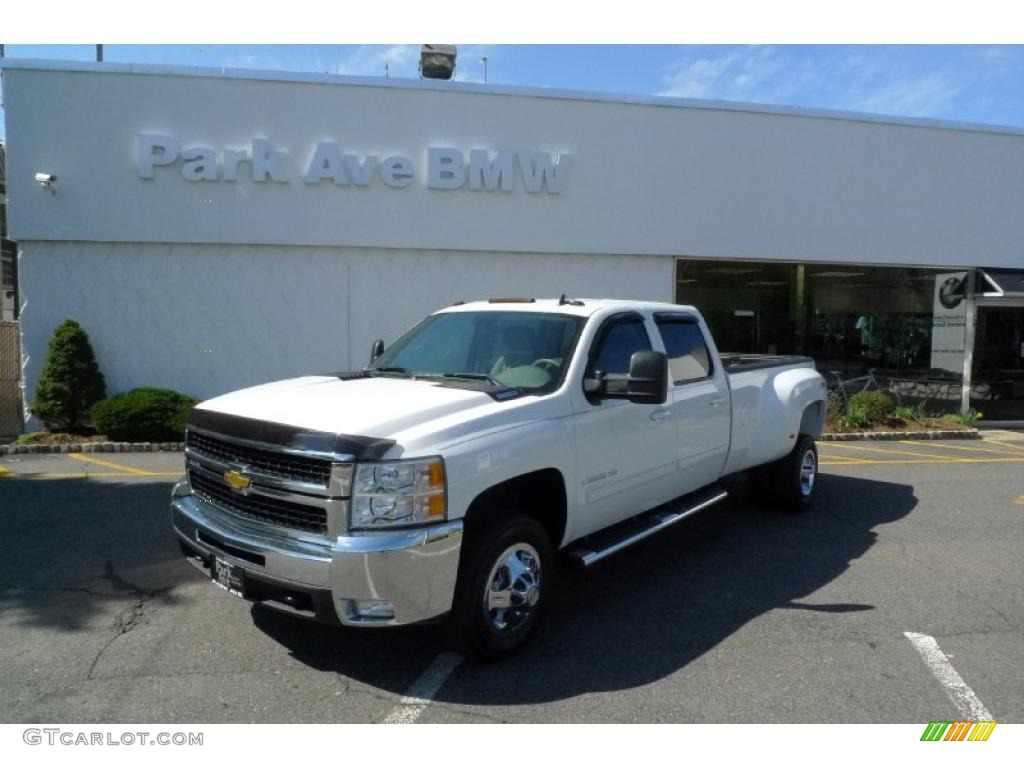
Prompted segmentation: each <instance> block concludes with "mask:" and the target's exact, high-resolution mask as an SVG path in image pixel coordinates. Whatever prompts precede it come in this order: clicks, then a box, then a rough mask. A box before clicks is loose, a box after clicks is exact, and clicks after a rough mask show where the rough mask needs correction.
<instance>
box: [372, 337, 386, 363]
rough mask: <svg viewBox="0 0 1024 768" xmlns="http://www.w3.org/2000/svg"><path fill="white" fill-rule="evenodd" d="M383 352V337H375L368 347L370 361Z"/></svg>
mask: <svg viewBox="0 0 1024 768" xmlns="http://www.w3.org/2000/svg"><path fill="white" fill-rule="evenodd" d="M383 354H384V339H377V340H376V341H375V342H373V346H371V347H370V362H371V363H372V362H373V361H374V360H376V359H377V358H378V357H380V356H381V355H383Z"/></svg>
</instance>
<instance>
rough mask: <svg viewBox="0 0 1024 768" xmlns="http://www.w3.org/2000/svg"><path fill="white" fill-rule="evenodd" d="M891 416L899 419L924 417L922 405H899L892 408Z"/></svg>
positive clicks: (914, 419) (911, 419) (916, 419)
mask: <svg viewBox="0 0 1024 768" xmlns="http://www.w3.org/2000/svg"><path fill="white" fill-rule="evenodd" d="M892 417H893V418H894V419H899V420H900V421H920V420H921V419H923V418H925V413H924V407H923V406H921V405H901V406H899V407H898V408H893V411H892Z"/></svg>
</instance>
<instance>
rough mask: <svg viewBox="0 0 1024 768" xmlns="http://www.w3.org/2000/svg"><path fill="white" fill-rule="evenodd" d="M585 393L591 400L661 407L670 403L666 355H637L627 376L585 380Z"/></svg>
mask: <svg viewBox="0 0 1024 768" xmlns="http://www.w3.org/2000/svg"><path fill="white" fill-rule="evenodd" d="M583 391H584V393H585V394H586V395H587V397H589V398H592V399H600V398H608V399H614V400H629V401H630V402H633V403H640V404H644V405H660V404H661V403H664V402H665V401H666V400H667V399H668V357H666V356H665V353H664V352H653V351H651V352H634V353H633V356H632V357H630V358H629V373H628V374H625V375H623V374H621V373H605V374H601V373H598V374H597V376H596V377H594V378H588V379H584V380H583Z"/></svg>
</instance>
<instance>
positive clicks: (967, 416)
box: [945, 408, 985, 427]
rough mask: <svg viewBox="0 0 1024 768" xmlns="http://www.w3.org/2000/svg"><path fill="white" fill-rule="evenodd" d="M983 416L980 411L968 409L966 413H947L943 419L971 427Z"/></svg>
mask: <svg viewBox="0 0 1024 768" xmlns="http://www.w3.org/2000/svg"><path fill="white" fill-rule="evenodd" d="M984 415H985V414H983V413H982V412H981V411H976V410H974V409H973V408H968V409H967V413H959V412H957V413H947V414H946V415H945V418H947V419H949V420H950V421H955V422H958V423H960V424H963V425H964V426H965V427H973V426H974V424H975V422H976V421H977V420H978V419H980V418H982V417H983V416H984Z"/></svg>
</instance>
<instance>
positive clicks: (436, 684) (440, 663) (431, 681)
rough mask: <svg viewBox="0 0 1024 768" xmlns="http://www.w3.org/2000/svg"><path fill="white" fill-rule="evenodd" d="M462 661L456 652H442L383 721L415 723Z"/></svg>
mask: <svg viewBox="0 0 1024 768" xmlns="http://www.w3.org/2000/svg"><path fill="white" fill-rule="evenodd" d="M461 662H462V657H461V656H459V654H457V653H442V654H441V655H440V656H438V657H437V658H436V659H434V662H433V663H432V664H431V665H430V666H429V667H427V671H426V672H424V673H423V674H422V675H420V676H419V677H418V678H417V679H416V682H414V683H413V684H412V686H410V688H409V693H408V694H406V695H405V696H403V697H402V702H401V703H400V704H399V705H398V706H397V707H395V708H394V709H393V710H391V712H390V714H388V716H387V717H385V718H384V722H385V723H415V722H416V721H417V720H419V718H420V715H421V714H423V710H424V709H426V708H427V705H428V704H430V702H431V700H432V699H433V698H434V695H435V694H436V693H437V692H438V690H440V688H441V686H442V685H444V681H445V680H447V679H448V677H449V675H451V673H452V672H454V671H455V668H456V667H457V666H459V664H460V663H461Z"/></svg>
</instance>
